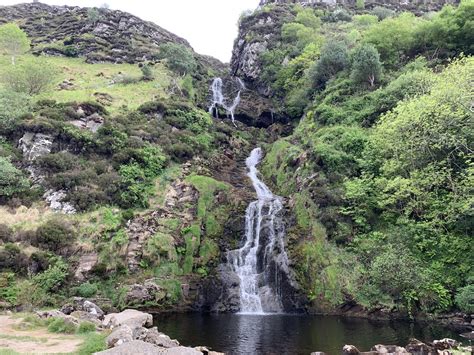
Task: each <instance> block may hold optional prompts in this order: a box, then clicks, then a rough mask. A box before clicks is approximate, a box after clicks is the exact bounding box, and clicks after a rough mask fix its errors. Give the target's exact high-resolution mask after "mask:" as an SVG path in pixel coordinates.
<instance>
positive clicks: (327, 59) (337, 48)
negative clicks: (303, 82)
mask: <svg viewBox="0 0 474 355" xmlns="http://www.w3.org/2000/svg"><path fill="white" fill-rule="evenodd" d="M348 65H349V54H348V52H347V46H346V45H345V43H343V42H337V41H330V42H328V43H326V44H325V45H324V47H323V48H322V49H321V56H320V57H319V60H318V61H317V62H316V63H315V65H314V66H313V67H312V68H311V69H310V71H309V73H308V75H309V77H310V80H311V81H312V83H313V86H314V87H317V88H319V87H321V86H324V85H325V84H326V82H327V81H328V80H329V79H331V78H332V77H333V76H334V75H336V74H337V73H338V72H340V71H341V70H344V69H346V68H347V67H348Z"/></svg>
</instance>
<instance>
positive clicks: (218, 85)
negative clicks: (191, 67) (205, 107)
mask: <svg viewBox="0 0 474 355" xmlns="http://www.w3.org/2000/svg"><path fill="white" fill-rule="evenodd" d="M236 81H237V83H238V84H239V89H238V91H237V95H236V96H235V98H234V99H233V101H232V104H231V105H227V104H226V102H225V101H226V99H225V96H224V93H223V91H222V88H223V81H222V79H221V78H215V79H214V80H213V81H212V84H211V91H212V103H211V105H210V106H209V113H210V114H212V115H213V114H214V109H216V117H217V116H218V115H217V109H218V106H222V107H223V108H224V109H225V110H226V112H227V114H228V115H230V117H231V119H232V123H233V124H234V126H235V118H234V112H235V109H236V108H237V106H238V105H239V104H240V93H241V91H242V90H245V84H244V83H243V81H242V80H240V79H239V78H236Z"/></svg>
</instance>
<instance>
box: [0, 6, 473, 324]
mask: <svg viewBox="0 0 474 355" xmlns="http://www.w3.org/2000/svg"><path fill="white" fill-rule="evenodd" d="M398 3H399V2H397V4H398ZM444 4H445V2H429V3H427V4H424V5H420V6H417V5H416V4H415V3H414V2H408V3H407V6H402V5H400V6H395V5H394V3H392V2H390V3H388V4H386V5H387V6H381V5H380V4H378V3H375V2H372V1H367V4H366V3H364V2H363V1H362V2H360V1H357V2H347V3H346V2H342V3H340V2H337V6H335V7H334V6H329V5H327V4H326V3H325V2H322V3H321V2H300V1H262V4H261V6H260V7H259V8H257V9H256V10H255V11H253V12H251V13H245V14H243V15H242V17H241V19H240V22H239V36H238V38H237V39H236V41H235V46H234V51H233V57H232V61H231V64H230V66H227V65H225V64H222V63H220V62H219V61H217V60H216V59H213V58H210V57H206V56H202V55H199V54H197V53H195V52H194V51H193V50H192V48H191V47H190V46H189V44H188V43H187V42H186V41H185V40H183V39H181V38H179V37H177V36H175V35H173V34H171V33H169V32H168V31H166V30H164V29H162V28H161V27H159V26H157V25H155V24H152V23H148V22H144V21H142V20H140V19H138V18H136V17H134V16H132V15H130V14H126V13H123V12H121V11H116V10H109V9H87V8H79V7H58V6H48V5H44V4H40V3H34V4H23V5H16V6H2V7H0V24H2V23H8V25H6V26H7V27H0V44H2V45H4V46H5V48H3V47H1V48H2V55H0V203H1V206H0V286H1V288H0V307H2V308H6V309H14V308H16V307H19V308H21V307H25V308H32V309H37V308H42V307H53V306H54V307H56V306H58V305H62V304H64V303H65V302H66V301H67V300H69V299H70V298H71V297H74V296H80V297H86V298H88V299H91V300H93V301H94V302H95V303H97V304H98V305H99V306H100V307H102V308H103V309H104V310H115V309H120V310H121V309H124V308H126V307H134V308H140V309H145V310H149V311H154V312H162V311H167V312H169V311H179V312H184V311H202V312H237V311H239V310H241V306H242V302H241V291H240V287H243V286H242V278H241V277H242V275H238V272H237V271H236V270H235V269H234V268H233V267H235V263H238V262H240V261H235V262H234V263H232V262H230V261H229V259H230V258H231V256H229V255H233V254H232V252H235V251H239V252H240V253H241V252H242V248H245V244H246V240H245V239H244V237H245V236H247V237H248V236H249V229H252V228H256V235H258V236H260V233H261V235H262V238H261V239H260V240H258V239H257V241H256V242H255V243H256V246H255V249H256V251H255V250H253V251H252V252H254V253H255V260H256V261H254V264H255V265H254V268H255V269H258V268H260V269H259V270H260V271H262V270H261V269H263V268H264V267H263V266H262V265H264V266H265V267H266V269H269V270H270V271H271V272H270V271H268V270H265V271H262V272H261V273H259V275H264V277H263V276H258V277H257V276H256V277H255V279H258V280H259V281H258V282H259V283H260V285H257V286H259V287H261V288H262V289H263V291H262V294H256V295H253V296H256V297H258V298H259V299H260V300H263V303H264V304H265V302H266V304H271V305H274V304H277V306H276V308H274V309H279V308H278V307H280V306H281V307H280V309H279V310H281V311H288V312H307V313H331V314H341V313H343V314H347V315H356V316H368V317H374V318H411V319H414V318H418V319H426V318H427V317H428V318H430V317H431V318H432V319H435V318H436V319H438V320H441V321H444V322H448V323H454V324H455V325H456V326H458V327H459V328H460V329H463V330H466V329H468V330H470V329H472V323H471V321H472V313H473V309H472V301H473V299H474V293H473V284H472V282H473V270H472V266H473V265H474V263H473V261H474V260H473V255H474V250H473V243H472V235H473V229H472V227H473V225H472V220H473V219H472V206H473V200H472V173H473V165H472V151H473V146H472V142H473V141H474V140H473V138H474V137H473V129H472V118H473V117H472V110H471V109H470V107H471V106H472V105H471V101H472V100H471V99H472V92H471V88H470V84H471V83H470V75H471V73H472V70H473V67H474V62H473V58H472V54H473V50H474V47H473V43H474V38H473V37H472V36H473V33H474V29H473V28H472V20H471V19H472V18H473V17H474V3H473V2H472V0H466V1H462V2H461V3H460V4H459V6H452V5H446V6H444V7H442V5H444ZM303 5H304V6H303ZM441 7H442V8H441ZM404 10H411V11H409V12H405V11H404ZM434 10H437V11H436V12H434ZM12 22H14V23H15V24H17V25H18V26H19V27H17V26H15V25H12V24H11V23H12ZM2 28H3V29H4V31H6V30H5V28H7V29H8V30H9V31H13V33H15V35H16V36H18V38H19V40H18V41H19V42H20V44H22V43H23V45H24V46H23V47H24V50H22V51H12V50H10V51H8V50H7V49H8V48H6V47H7V45H5V43H6V44H8V41H3V42H2V40H1V38H2V37H1V36H2ZM30 44H31V45H30ZM20 47H21V46H20ZM41 74H43V75H41ZM217 78H221V80H220V81H219V80H218V79H217ZM38 81H40V82H41V83H42V84H44V85H40V86H37V85H34V84H37V83H38ZM219 85H220V86H219ZM213 102H214V105H213V106H212V107H211V113H212V114H210V113H209V106H211V104H212V103H213ZM231 117H234V118H235V122H232V121H231V119H230V118H231ZM257 147H261V148H262V149H263V152H264V153H263V155H262V157H260V155H258V154H260V153H259V152H260V151H259V150H257V151H256V150H254V149H255V148H257ZM251 152H253V154H257V153H258V154H257V156H258V159H260V158H262V162H261V164H260V165H258V163H259V162H260V160H258V159H257V161H255V155H254V156H253V160H252V159H250V158H252V156H250V154H251ZM249 157H250V158H249ZM247 158H249V159H250V162H249V160H248V159H247ZM246 159H247V160H246ZM252 164H253V165H252ZM257 165H258V169H259V170H260V173H259V172H258V170H255V169H257ZM252 169H254V170H252ZM247 170H250V171H253V174H254V175H250V178H249V175H248V174H247V173H248V171H247ZM259 179H260V180H259ZM262 184H263V185H262ZM265 184H266V185H265ZM267 185H268V187H267ZM254 188H255V191H254ZM270 190H271V191H270ZM262 191H263V192H262ZM262 196H263V197H262ZM256 197H257V200H256V201H254V200H255V198H256ZM252 201H253V203H254V204H253V205H252ZM269 201H270V202H269ZM252 211H253V212H252ZM275 211H276V212H275ZM252 213H253V214H252ZM252 218H254V219H252ZM250 234H251V233H250ZM275 238H280V239H278V240H279V241H281V244H278V245H276V244H275V243H274V241H275ZM258 243H261V245H260V244H258ZM265 243H266V244H265ZM248 244H251V243H248ZM267 251H268V254H267ZM234 254H235V253H234ZM239 255H240V254H239ZM262 255H264V256H262ZM240 259H246V257H245V258H243V257H241V258H240ZM267 271H268V274H267V273H266V272H267ZM251 286H252V285H251ZM254 286H255V285H254ZM251 288H252V287H251ZM254 288H255V287H254ZM257 288H258V287H257ZM276 288H278V290H277V291H275V292H274V289H276ZM273 293H274V294H273ZM269 295H270V296H269ZM275 299H276V301H275ZM278 303H279V304H278ZM262 309H263V308H262Z"/></svg>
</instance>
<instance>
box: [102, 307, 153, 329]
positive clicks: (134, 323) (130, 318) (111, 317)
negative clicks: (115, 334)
mask: <svg viewBox="0 0 474 355" xmlns="http://www.w3.org/2000/svg"><path fill="white" fill-rule="evenodd" d="M102 324H103V326H104V327H106V328H116V327H119V326H121V325H128V326H129V327H130V328H132V330H133V329H136V328H140V327H151V326H152V325H153V316H152V315H151V314H148V313H145V312H140V311H137V310H134V309H126V310H124V311H123V312H120V313H111V314H107V315H106V316H105V317H104V320H103V322H102Z"/></svg>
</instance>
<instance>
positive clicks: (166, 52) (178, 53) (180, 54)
mask: <svg viewBox="0 0 474 355" xmlns="http://www.w3.org/2000/svg"><path fill="white" fill-rule="evenodd" d="M159 50H160V52H159V58H160V59H166V64H167V66H168V67H169V68H170V69H171V70H173V71H175V72H177V73H179V74H188V73H189V74H191V73H193V72H194V70H196V66H197V63H196V59H194V55H193V52H192V51H191V50H190V49H189V48H188V47H186V46H184V45H182V44H177V43H172V42H169V43H165V44H162V45H161V46H160V48H159Z"/></svg>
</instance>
